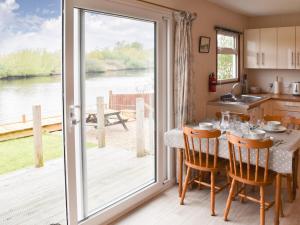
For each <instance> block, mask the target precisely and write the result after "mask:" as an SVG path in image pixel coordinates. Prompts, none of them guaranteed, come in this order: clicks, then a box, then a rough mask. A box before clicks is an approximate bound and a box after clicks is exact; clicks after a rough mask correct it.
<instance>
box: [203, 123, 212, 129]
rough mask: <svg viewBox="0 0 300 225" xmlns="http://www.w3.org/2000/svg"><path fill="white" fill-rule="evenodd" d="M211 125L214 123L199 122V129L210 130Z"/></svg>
mask: <svg viewBox="0 0 300 225" xmlns="http://www.w3.org/2000/svg"><path fill="white" fill-rule="evenodd" d="M213 127H214V125H213V124H212V123H199V129H200V130H211V129H213Z"/></svg>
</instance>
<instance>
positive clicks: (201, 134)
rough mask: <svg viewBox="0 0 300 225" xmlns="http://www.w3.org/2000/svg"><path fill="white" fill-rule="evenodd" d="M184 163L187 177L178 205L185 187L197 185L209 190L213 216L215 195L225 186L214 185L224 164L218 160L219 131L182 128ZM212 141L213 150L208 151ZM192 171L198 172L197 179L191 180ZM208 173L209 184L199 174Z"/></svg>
mask: <svg viewBox="0 0 300 225" xmlns="http://www.w3.org/2000/svg"><path fill="white" fill-rule="evenodd" d="M183 133H184V144H185V149H184V158H185V159H184V163H185V165H186V167H187V175H186V178H185V181H184V185H183V190H182V194H181V199H180V204H181V205H183V204H184V198H185V194H186V191H187V187H188V185H189V184H191V183H197V184H198V185H203V186H205V187H209V188H210V189H211V194H210V195H211V197H210V198H211V200H210V201H211V215H212V216H214V215H215V194H216V193H218V192H220V191H221V190H223V189H224V188H225V187H226V186H228V185H227V184H226V185H224V186H222V187H219V186H216V185H215V177H216V173H217V172H221V171H222V170H223V171H224V170H225V163H224V161H223V160H221V159H218V148H219V139H218V137H220V135H221V131H220V130H213V131H207V130H196V129H193V128H189V127H184V130H183ZM212 141H214V145H213V149H211V151H210V147H211V146H210V143H212ZM192 170H194V171H198V172H199V177H195V178H191V173H192ZM202 172H208V173H210V183H207V182H204V181H202V179H201V178H202V177H201V173H202Z"/></svg>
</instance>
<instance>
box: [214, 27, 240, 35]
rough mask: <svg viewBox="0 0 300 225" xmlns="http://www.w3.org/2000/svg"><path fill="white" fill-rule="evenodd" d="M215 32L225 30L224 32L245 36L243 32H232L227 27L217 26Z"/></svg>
mask: <svg viewBox="0 0 300 225" xmlns="http://www.w3.org/2000/svg"><path fill="white" fill-rule="evenodd" d="M215 30H223V31H228V32H232V33H237V34H243V32H240V31H236V30H231V29H228V28H225V27H220V26H215Z"/></svg>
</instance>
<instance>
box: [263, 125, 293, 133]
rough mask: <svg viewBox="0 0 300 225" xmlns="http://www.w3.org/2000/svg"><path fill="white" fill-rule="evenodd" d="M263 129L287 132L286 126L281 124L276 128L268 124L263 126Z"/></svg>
mask: <svg viewBox="0 0 300 225" xmlns="http://www.w3.org/2000/svg"><path fill="white" fill-rule="evenodd" d="M263 130H265V131H267V132H274V133H283V132H285V131H286V130H287V129H286V127H284V126H279V127H277V128H276V129H272V128H270V127H268V126H264V127H263Z"/></svg>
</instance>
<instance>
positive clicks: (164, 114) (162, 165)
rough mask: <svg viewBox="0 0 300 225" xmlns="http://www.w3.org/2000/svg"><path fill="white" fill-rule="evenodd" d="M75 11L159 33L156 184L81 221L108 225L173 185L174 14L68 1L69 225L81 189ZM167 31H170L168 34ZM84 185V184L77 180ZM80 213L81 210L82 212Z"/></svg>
mask: <svg viewBox="0 0 300 225" xmlns="http://www.w3.org/2000/svg"><path fill="white" fill-rule="evenodd" d="M74 8H81V9H87V10H92V11H100V12H106V13H113V14H119V15H125V16H126V15H127V16H129V17H135V18H140V19H147V20H150V21H155V22H156V24H157V32H156V40H157V42H156V44H157V45H156V46H157V52H156V62H157V64H156V65H157V83H156V87H157V88H156V104H157V105H156V107H157V109H158V110H159V111H158V112H157V115H156V120H157V122H156V124H157V127H156V134H157V137H156V138H157V147H156V148H157V154H156V155H157V161H156V164H157V168H156V170H157V174H156V177H157V182H156V183H154V184H152V185H150V186H148V187H146V188H145V189H143V190H141V191H138V192H136V193H134V194H132V195H131V196H130V198H126V199H124V200H121V201H119V202H118V203H116V204H115V205H113V206H112V207H109V208H107V209H105V210H103V211H101V212H98V213H95V214H93V215H91V216H89V217H88V218H86V219H85V220H83V221H82V222H80V224H82V225H99V224H104V223H107V222H108V221H111V220H113V219H116V218H117V217H119V216H121V215H123V214H124V213H126V212H128V211H129V210H131V209H133V208H135V207H136V206H137V205H139V204H141V203H143V202H144V201H145V200H147V199H149V198H151V197H153V196H154V195H156V194H158V193H159V192H161V191H163V190H165V189H166V188H168V187H169V186H170V185H172V183H173V182H168V181H170V180H171V178H173V176H172V174H174V172H172V171H171V172H169V173H167V168H166V167H167V165H168V168H173V167H174V165H173V160H172V159H173V155H172V153H170V154H167V151H166V148H165V146H164V141H163V137H164V132H165V131H166V130H167V129H168V128H170V127H171V126H172V116H171V115H172V114H170V107H171V106H172V101H171V100H172V99H171V98H170V97H169V96H172V93H171V92H172V84H171V82H172V76H171V74H172V66H171V64H170V63H171V61H172V46H173V43H172V40H173V38H172V34H173V30H172V29H173V24H172V13H171V11H169V10H165V9H162V8H159V7H156V6H151V5H148V4H145V3H141V2H139V1H135V0H126V1H124V0H122V1H121V0H98V1H94V0H65V1H64V9H63V18H64V54H63V56H64V67H63V70H64V132H65V152H66V153H65V165H66V190H67V191H66V196H67V218H68V224H69V225H76V224H78V222H77V218H78V215H79V214H78V209H80V208H81V207H80V206H78V200H79V199H78V198H77V192H78V188H77V187H78V186H77V185H76V184H77V182H76V168H77V167H76V153H75V143H76V142H75V128H74V126H72V125H71V123H70V122H69V121H70V120H71V115H70V112H71V111H70V107H71V106H73V105H74V72H75V71H74V63H75V61H74V53H75V52H74V34H75V32H74V12H73V10H74ZM166 31H168V32H166ZM167 162H168V163H167ZM78 182H81V181H78ZM79 211H80V210H79Z"/></svg>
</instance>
